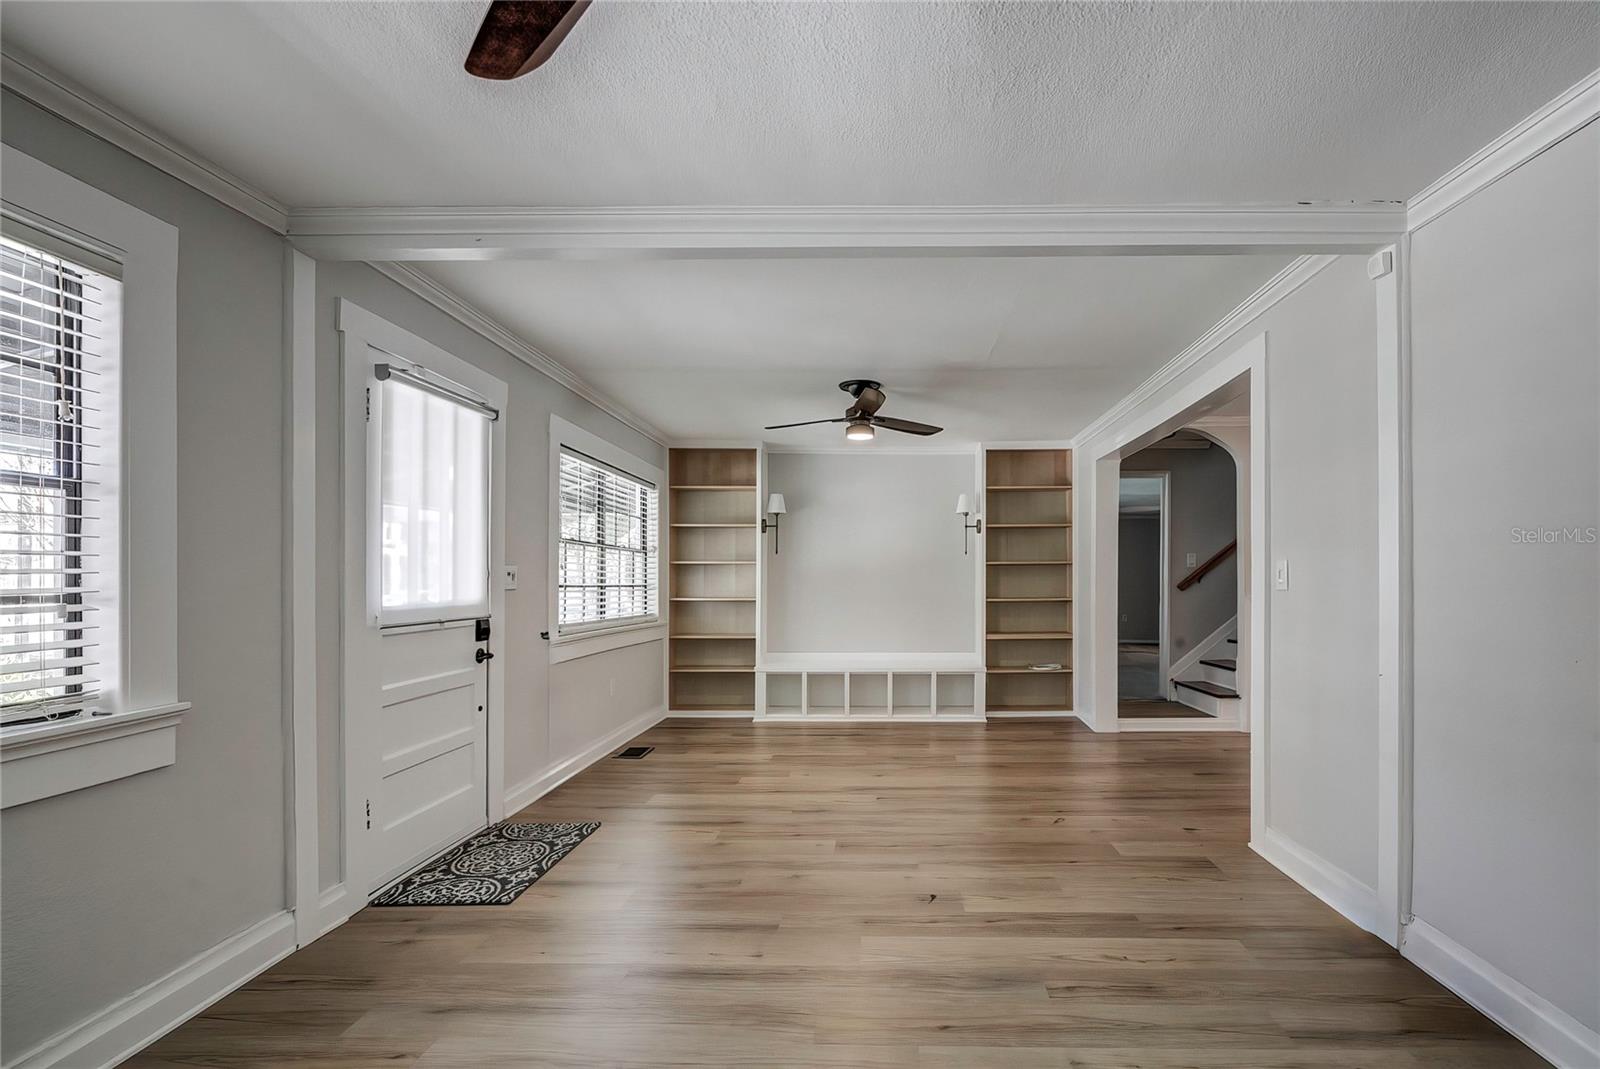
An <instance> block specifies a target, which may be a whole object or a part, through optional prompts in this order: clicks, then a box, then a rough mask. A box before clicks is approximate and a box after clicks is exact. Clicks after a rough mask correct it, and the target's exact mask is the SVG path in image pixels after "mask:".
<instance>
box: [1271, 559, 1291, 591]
mask: <svg viewBox="0 0 1600 1069" xmlns="http://www.w3.org/2000/svg"><path fill="white" fill-rule="evenodd" d="M1272 586H1273V588H1274V589H1276V590H1288V589H1289V562H1288V561H1286V560H1280V561H1278V562H1276V563H1274V564H1273V566H1272Z"/></svg>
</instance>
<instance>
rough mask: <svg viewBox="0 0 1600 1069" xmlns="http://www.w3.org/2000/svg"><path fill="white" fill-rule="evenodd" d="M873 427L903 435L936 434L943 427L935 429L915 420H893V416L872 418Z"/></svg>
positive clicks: (930, 425) (929, 424)
mask: <svg viewBox="0 0 1600 1069" xmlns="http://www.w3.org/2000/svg"><path fill="white" fill-rule="evenodd" d="M872 425H873V426H874V427H884V428H887V429H888V430H891V431H900V432H902V433H904V434H922V435H928V434H938V433H939V432H940V431H942V430H944V428H943V427H935V426H934V425H933V424H931V423H918V422H916V421H915V420H909V419H895V418H894V417H893V416H873V417H872Z"/></svg>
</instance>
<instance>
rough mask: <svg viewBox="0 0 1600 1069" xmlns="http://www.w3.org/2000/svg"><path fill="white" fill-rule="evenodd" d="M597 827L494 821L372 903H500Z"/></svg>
mask: <svg viewBox="0 0 1600 1069" xmlns="http://www.w3.org/2000/svg"><path fill="white" fill-rule="evenodd" d="M599 827H600V822H599V821H598V820H597V821H595V822H594V823H592V824H512V823H502V824H496V825H495V826H494V827H492V828H488V829H485V830H484V831H480V832H479V833H478V834H476V835H474V836H473V837H472V838H470V839H468V840H467V841H466V842H464V843H461V844H459V845H457V846H454V847H451V848H450V849H449V850H446V851H445V852H444V853H443V854H441V855H439V857H437V858H435V859H434V860H433V861H431V862H429V863H428V864H427V865H426V866H424V867H423V868H420V869H418V870H417V871H416V872H413V873H412V874H411V875H410V876H407V877H406V878H405V879H403V880H401V881H400V882H399V883H397V884H395V885H394V886H393V887H391V888H389V889H388V890H387V891H385V892H383V894H381V895H379V896H378V897H377V898H374V899H373V900H372V904H373V905H374V906H504V905H507V904H508V903H511V902H515V901H516V900H517V896H518V895H520V894H522V892H524V891H526V890H527V889H528V888H530V887H532V886H533V885H534V884H535V883H537V882H538V880H539V877H541V876H543V875H544V874H545V873H547V872H549V871H550V870H551V869H552V868H554V867H555V864H556V862H557V861H560V860H561V859H562V858H564V857H566V856H567V855H568V854H570V853H572V851H573V850H574V849H575V848H576V847H577V845H578V844H579V843H581V842H583V841H584V840H585V839H587V838H588V837H589V836H591V835H593V834H594V833H595V832H596V831H597V830H598V829H599Z"/></svg>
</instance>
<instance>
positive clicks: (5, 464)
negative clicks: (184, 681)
mask: <svg viewBox="0 0 1600 1069" xmlns="http://www.w3.org/2000/svg"><path fill="white" fill-rule="evenodd" d="M116 285H119V283H118V282H117V281H116V280H115V279H112V278H108V277H106V276H104V275H100V274H98V273H96V272H95V271H92V270H90V269H89V268H88V267H85V266H83V265H81V264H77V263H74V262H72V261H71V260H66V259H62V258H61V257H59V256H56V255H53V254H52V253H50V252H46V251H44V250H41V249H38V248H35V247H33V246H31V245H28V244H24V243H23V242H21V241H18V240H15V239H13V238H11V237H0V720H3V722H5V723H15V722H17V721H20V720H30V719H33V718H36V717H44V716H50V715H54V714H57V713H65V712H70V711H73V710H78V709H82V708H84V707H86V706H88V705H90V704H92V702H93V701H94V699H95V697H96V695H97V693H98V691H99V680H98V678H97V675H96V668H97V667H98V659H97V650H98V648H99V640H98V636H99V627H97V626H96V624H97V623H103V621H97V620H95V618H94V617H95V616H96V615H97V612H96V606H94V605H91V604H89V603H88V602H90V601H92V600H95V596H96V595H98V594H99V593H100V591H99V590H98V589H97V579H98V578H99V573H98V569H97V567H96V564H97V561H98V560H99V557H100V552H99V548H100V547H99V542H100V539H99V538H97V537H96V536H95V535H94V534H92V533H91V532H89V531H87V530H86V529H85V524H86V523H92V522H93V521H94V520H96V519H97V518H98V515H97V510H96V502H95V490H96V485H97V482H98V472H99V471H100V470H101V466H102V465H103V464H104V463H106V462H107V461H109V460H111V459H112V458H109V457H106V456H103V455H101V454H102V449H101V447H100V443H99V442H98V441H97V440H96V439H97V435H96V433H95V432H96V431H97V430H98V429H99V427H100V425H101V423H102V422H103V421H102V420H101V419H100V418H99V417H100V415H101V409H100V396H101V395H100V391H99V389H98V388H97V382H98V381H99V378H100V375H101V374H102V373H103V372H104V371H105V370H106V363H105V362H106V360H107V359H108V357H110V356H111V355H113V353H112V351H111V350H110V349H108V342H109V343H114V341H115V339H106V338H104V337H102V336H101V333H100V331H99V327H100V325H101V316H100V314H99V313H100V311H101V309H102V307H103V305H104V301H105V298H106V295H107V290H108V288H109V287H113V286H116Z"/></svg>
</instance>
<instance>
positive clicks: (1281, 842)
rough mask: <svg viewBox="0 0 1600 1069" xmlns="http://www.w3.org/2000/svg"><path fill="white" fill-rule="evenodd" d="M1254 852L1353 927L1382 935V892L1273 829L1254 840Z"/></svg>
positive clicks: (1252, 844)
mask: <svg viewBox="0 0 1600 1069" xmlns="http://www.w3.org/2000/svg"><path fill="white" fill-rule="evenodd" d="M1250 849H1252V850H1254V851H1255V852H1256V853H1258V854H1260V855H1261V856H1262V857H1263V858H1265V859H1266V860H1267V861H1268V863H1270V864H1271V865H1272V866H1273V867H1274V868H1276V869H1277V870H1278V871H1280V872H1282V873H1283V874H1284V875H1285V876H1287V877H1289V879H1291V880H1293V881H1294V882H1295V883H1297V884H1299V885H1300V886H1301V887H1304V888H1305V889H1306V890H1307V891H1310V892H1311V893H1312V894H1314V895H1316V896H1317V897H1318V898H1320V899H1322V900H1323V901H1324V902H1326V903H1327V904H1328V905H1330V906H1332V907H1333V909H1334V911H1335V912H1337V913H1339V914H1340V915H1342V916H1343V917H1344V918H1345V919H1346V920H1348V921H1350V922H1351V923H1352V924H1355V925H1356V926H1358V927H1360V928H1364V929H1366V930H1367V931H1369V932H1372V933H1373V934H1377V933H1378V892H1377V891H1375V890H1374V889H1372V888H1371V887H1368V886H1367V885H1366V884H1364V883H1362V882H1361V881H1360V880H1358V879H1356V878H1355V877H1354V876H1352V875H1350V874H1349V873H1348V872H1346V871H1344V870H1343V869H1341V868H1340V867H1339V866H1337V865H1335V864H1333V863H1332V862H1331V861H1328V860H1327V859H1325V858H1322V857H1319V856H1317V855H1316V854H1313V853H1312V852H1311V851H1310V850H1307V849H1306V848H1305V847H1303V846H1301V845H1300V844H1299V843H1296V842H1292V841H1291V840H1289V839H1288V838H1286V837H1285V836H1283V835H1281V834H1280V833H1278V832H1276V831H1274V830H1272V829H1271V828H1268V829H1266V832H1265V834H1263V835H1262V836H1260V837H1259V838H1256V837H1252V838H1251V840H1250Z"/></svg>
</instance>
